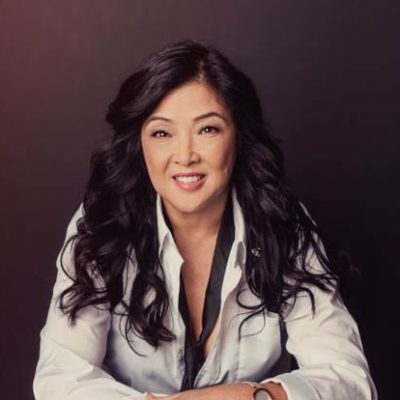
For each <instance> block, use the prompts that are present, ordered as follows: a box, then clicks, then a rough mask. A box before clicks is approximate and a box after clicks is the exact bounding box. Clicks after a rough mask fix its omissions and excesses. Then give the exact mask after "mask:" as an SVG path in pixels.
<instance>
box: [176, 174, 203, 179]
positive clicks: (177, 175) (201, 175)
mask: <svg viewBox="0 0 400 400" xmlns="http://www.w3.org/2000/svg"><path fill="white" fill-rule="evenodd" d="M179 176H200V177H203V176H205V175H204V174H202V173H200V172H187V173H184V172H182V173H177V174H175V175H173V176H172V177H173V178H174V179H175V178H176V177H179Z"/></svg>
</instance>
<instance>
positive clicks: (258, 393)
mask: <svg viewBox="0 0 400 400" xmlns="http://www.w3.org/2000/svg"><path fill="white" fill-rule="evenodd" d="M241 383H246V384H248V385H250V386H251V387H252V388H254V392H253V400H273V398H272V396H271V393H270V392H269V391H268V390H267V389H265V387H264V385H262V384H261V383H257V382H248V381H245V382H241Z"/></svg>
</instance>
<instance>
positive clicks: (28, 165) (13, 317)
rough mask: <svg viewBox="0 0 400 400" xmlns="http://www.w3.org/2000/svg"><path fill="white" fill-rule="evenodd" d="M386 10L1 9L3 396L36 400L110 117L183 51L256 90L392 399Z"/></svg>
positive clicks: (287, 4) (394, 109)
mask: <svg viewBox="0 0 400 400" xmlns="http://www.w3.org/2000/svg"><path fill="white" fill-rule="evenodd" d="M395 4H396V2H395V1H393V2H392V4H391V3H389V2H387V1H372V0H368V1H367V0H363V1H362V0H360V1H355V0H347V1H338V0H332V1H322V0H318V1H317V0H315V1H302V0H298V1H297V0H296V1H278V0H275V1H273V0H271V1H267V0H265V1H261V0H258V1H256V0H253V1H228V0H224V1H221V0H220V1H217V2H214V1H184V0H180V1H167V0H164V1H161V0H159V1H144V0H142V1H105V0H97V1H88V0H81V1H66V0H59V1H44V0H40V1H17V0H9V1H0V113H1V115H0V160H1V161H0V162H1V165H0V188H1V189H0V190H1V193H0V194H1V205H2V223H1V241H0V251H1V270H0V279H1V281H0V282H1V290H0V312H1V316H2V317H1V330H0V332H1V333H0V359H1V361H2V363H1V364H2V368H0V381H1V383H0V393H1V398H4V399H7V400H14V399H15V400H17V399H21V400H22V399H32V398H33V396H32V393H31V385H32V378H33V374H34V368H35V363H36V361H37V357H38V346H39V331H40V329H41V327H42V325H43V324H44V321H45V316H46V312H47V307H48V302H49V299H50V293H51V287H52V284H53V281H54V278H55V259H56V255H57V253H58V251H59V249H60V246H61V244H62V240H63V237H64V233H65V228H66V225H67V223H68V221H69V219H70V218H71V216H72V213H73V212H74V210H75V209H76V207H77V205H78V204H79V202H80V201H81V199H82V193H83V189H84V186H85V182H86V180H87V177H88V161H89V157H90V154H91V152H92V150H93V149H94V148H95V146H96V145H97V144H98V143H99V142H100V140H101V139H102V138H103V137H104V136H105V135H106V134H107V132H108V127H107V126H106V125H105V123H104V114H105V110H106V107H107V105H108V103H109V102H110V101H111V100H112V98H113V97H114V95H115V94H116V91H117V88H118V87H119V84H120V83H121V82H122V80H123V79H125V78H126V77H127V75H128V74H129V73H131V72H132V71H133V70H134V69H135V67H136V66H137V64H138V62H139V61H140V60H141V59H142V58H143V57H144V56H146V55H147V54H148V53H149V52H151V51H154V50H157V49H159V48H160V47H162V46H164V45H165V44H167V43H172V42H175V41H177V40H182V39H187V38H191V39H199V40H206V41H208V42H209V43H211V44H214V45H215V46H216V47H217V48H219V49H221V50H222V51H223V52H224V53H226V54H227V55H228V56H229V57H230V58H231V59H232V61H233V62H234V63H236V64H237V65H238V66H239V67H240V68H242V69H243V70H244V71H245V72H246V73H247V74H248V75H250V76H251V77H252V78H253V80H254V82H255V84H256V86H257V88H258V91H259V94H260V97H261V99H262V101H263V104H264V107H265V111H266V116H267V118H268V119H269V121H270V123H271V125H272V128H273V130H274V133H275V135H276V136H278V137H279V138H280V139H281V140H282V147H283V149H284V151H285V154H286V160H287V168H288V174H289V176H290V178H291V181H292V184H293V187H294V188H295V190H296V192H297V194H298V196H299V197H300V199H301V200H302V201H303V202H304V203H305V204H306V205H307V207H308V209H309V210H310V211H311V213H312V215H313V217H314V219H315V220H316V221H317V222H318V224H319V225H320V226H321V227H322V229H323V230H324V231H325V233H326V234H327V236H328V237H329V238H330V239H331V240H332V241H333V242H336V243H337V244H339V245H340V246H341V247H342V248H344V249H346V250H348V251H349V252H350V254H351V255H352V257H353V260H354V262H355V263H356V264H357V265H358V267H359V268H360V269H361V271H362V275H361V277H360V278H359V279H357V280H356V281H355V282H354V284H353V285H352V291H351V298H350V301H349V303H348V304H349V308H350V310H351V312H352V313H353V315H354V316H355V318H356V319H357V321H358V323H359V328H360V331H361V334H362V338H363V343H364V346H365V351H366V354H367V357H368V360H369V363H370V367H371V370H372V375H373V377H374V379H375V381H376V384H377V387H378V392H379V394H380V399H389V395H390V394H391V393H396V392H397V391H396V392H394V387H395V386H394V385H395V384H396V376H394V372H395V369H394V368H393V369H392V368H391V366H392V365H393V364H394V363H397V366H398V358H396V352H395V350H397V347H396V339H397V337H396V338H395V320H397V318H396V317H397V316H398V312H397V310H396V309H395V307H394V306H395V303H396V302H397V296H396V295H395V292H396V289H397V287H396V286H398V284H397V285H396V283H397V282H396V281H397V280H398V279H399V274H398V267H397V261H398V249H399V243H398V242H399V238H400V235H399V230H400V229H399V208H400V207H399V204H400V201H399V200H400V199H399V197H400V196H399V183H400V179H399V170H400V168H399V167H400V165H399V164H400V162H399V157H398V153H399V150H400V146H399V143H400V136H399V135H400V132H399V125H400V112H399V105H400V95H399V93H400V91H399V90H400V79H399V71H400V56H399V50H400V43H399V42H400V40H399V38H400V30H399V28H398V24H399V22H398V21H399V17H400V12H399V11H400V7H399V6H397V5H395ZM397 4H398V2H397ZM396 336H397V335H396ZM338 400H353V399H338Z"/></svg>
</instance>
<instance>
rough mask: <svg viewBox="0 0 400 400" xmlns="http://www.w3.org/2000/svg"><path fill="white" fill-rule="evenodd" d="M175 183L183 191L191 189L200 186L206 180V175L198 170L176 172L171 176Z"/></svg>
mask: <svg viewBox="0 0 400 400" xmlns="http://www.w3.org/2000/svg"><path fill="white" fill-rule="evenodd" d="M172 178H173V179H174V181H175V184H176V185H177V186H178V187H179V188H180V189H183V190H185V191H191V190H195V189H198V188H200V187H201V186H202V185H203V184H204V182H205V181H206V175H204V174H202V173H199V172H190V173H178V174H175V175H173V177H172Z"/></svg>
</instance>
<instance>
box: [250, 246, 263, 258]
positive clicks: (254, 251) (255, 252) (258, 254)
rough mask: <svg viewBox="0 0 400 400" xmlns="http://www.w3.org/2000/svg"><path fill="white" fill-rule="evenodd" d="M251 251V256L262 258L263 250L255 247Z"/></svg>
mask: <svg viewBox="0 0 400 400" xmlns="http://www.w3.org/2000/svg"><path fill="white" fill-rule="evenodd" d="M250 251H251V254H253V255H254V256H255V257H261V248H260V247H254V248H253V249H251V250H250Z"/></svg>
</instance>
